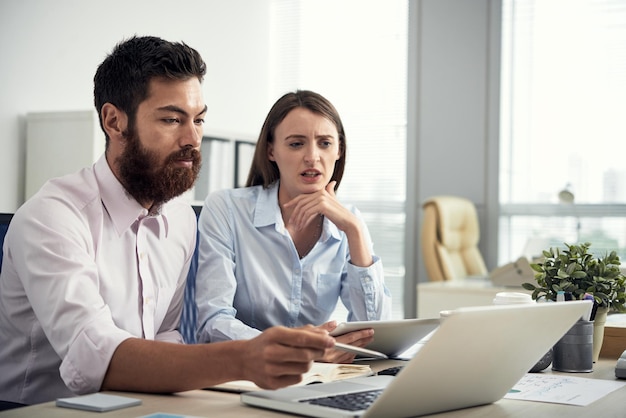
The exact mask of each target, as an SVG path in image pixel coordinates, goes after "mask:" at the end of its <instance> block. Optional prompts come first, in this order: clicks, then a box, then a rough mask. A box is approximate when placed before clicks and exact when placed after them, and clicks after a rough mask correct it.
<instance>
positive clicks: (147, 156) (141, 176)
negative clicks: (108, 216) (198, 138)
mask: <svg viewBox="0 0 626 418" xmlns="http://www.w3.org/2000/svg"><path fill="white" fill-rule="evenodd" d="M132 131H134V129H131V132H132ZM124 136H125V138H126V149H125V150H124V152H123V153H122V155H121V156H120V157H118V158H117V163H118V166H119V172H120V177H121V179H120V181H121V182H122V184H123V185H124V188H126V191H127V192H128V193H129V194H130V195H131V196H132V197H134V198H135V200H137V202H139V203H140V204H142V205H145V204H148V203H152V207H153V208H157V207H158V206H160V205H162V204H163V203H165V202H167V201H169V200H171V199H173V198H174V197H176V196H179V195H181V194H182V193H184V192H185V191H187V190H189V189H190V188H191V187H192V186H193V184H194V183H195V181H196V179H197V178H198V173H200V166H201V155H200V152H198V150H196V149H193V148H192V147H191V146H189V147H186V148H183V149H181V150H180V151H178V152H174V153H172V154H170V155H169V156H168V157H167V158H166V160H165V162H163V163H162V162H161V160H160V158H159V155H158V154H157V153H155V152H154V151H150V150H148V149H146V148H145V147H143V146H142V145H141V142H140V141H139V137H138V136H137V134H136V132H132V133H130V134H129V133H128V131H127V132H125V134H124ZM179 160H187V161H188V160H191V161H192V162H193V164H192V167H191V168H187V167H177V166H176V162H177V161H179Z"/></svg>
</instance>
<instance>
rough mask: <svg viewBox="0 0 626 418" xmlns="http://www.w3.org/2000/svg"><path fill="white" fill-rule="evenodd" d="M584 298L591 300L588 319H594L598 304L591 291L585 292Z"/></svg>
mask: <svg viewBox="0 0 626 418" xmlns="http://www.w3.org/2000/svg"><path fill="white" fill-rule="evenodd" d="M584 300H590V301H592V302H593V305H592V307H591V312H590V313H589V320H590V321H593V320H594V319H596V311H597V310H598V304H597V303H596V299H595V298H594V297H593V295H592V294H591V293H585V296H584Z"/></svg>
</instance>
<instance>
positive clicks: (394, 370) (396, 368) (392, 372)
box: [376, 366, 404, 376]
mask: <svg viewBox="0 0 626 418" xmlns="http://www.w3.org/2000/svg"><path fill="white" fill-rule="evenodd" d="M403 368H404V366H394V367H390V368H388V369H383V370H381V371H379V372H378V373H376V374H384V375H388V376H395V375H397V374H398V372H400V370H402V369H403Z"/></svg>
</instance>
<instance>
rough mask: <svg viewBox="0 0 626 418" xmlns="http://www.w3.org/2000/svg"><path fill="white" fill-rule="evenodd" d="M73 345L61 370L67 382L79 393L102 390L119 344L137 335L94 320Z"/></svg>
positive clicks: (71, 388)
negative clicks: (104, 325)
mask: <svg viewBox="0 0 626 418" xmlns="http://www.w3.org/2000/svg"><path fill="white" fill-rule="evenodd" d="M94 325H95V326H93V327H88V328H85V329H84V330H83V331H82V332H81V333H80V334H79V335H78V336H77V337H76V339H75V340H74V342H73V343H72V344H71V345H70V347H69V350H68V352H67V355H66V356H65V357H64V358H63V361H62V362H61V366H60V368H59V371H60V373H61V378H62V379H63V382H64V383H65V385H66V386H67V387H68V389H69V390H71V391H72V392H73V393H75V394H77V395H81V394H85V393H93V392H98V391H99V390H100V387H101V386H102V381H103V380H104V375H105V374H106V372H107V369H108V368H109V363H110V362H111V358H112V357H113V353H114V352H115V350H116V349H117V347H118V346H119V345H120V344H121V343H122V342H123V341H124V340H126V339H128V338H132V337H133V335H132V334H130V333H128V332H127V331H124V330H121V329H119V328H117V327H115V326H113V325H111V326H108V327H104V328H106V329H103V327H102V322H100V323H98V322H97V321H94Z"/></svg>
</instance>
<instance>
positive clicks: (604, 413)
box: [0, 359, 626, 418]
mask: <svg viewBox="0 0 626 418" xmlns="http://www.w3.org/2000/svg"><path fill="white" fill-rule="evenodd" d="M397 363H398V361H394V360H380V361H375V362H372V368H373V369H375V370H380V369H382V368H385V367H390V366H392V365H394V364H397ZM615 363H616V362H615V360H608V359H600V360H599V361H598V363H596V364H594V371H593V372H592V373H580V374H568V373H565V374H567V375H571V376H579V377H586V378H593V379H608V380H614V379H615ZM544 373H552V371H550V369H548V370H547V371H545V372H544ZM555 374H557V373H556V372H555ZM558 374H563V373H558ZM477 383H478V382H477ZM111 393H115V394H118V395H122V396H130V397H135V398H141V399H142V400H143V404H142V405H140V406H135V407H131V408H125V409H119V410H117V411H111V412H103V413H94V412H86V411H79V410H74V409H67V408H57V407H56V406H55V405H54V402H48V403H44V404H39V405H33V406H29V407H25V408H18V409H13V410H10V411H5V412H2V413H0V417H2V418H9V417H16V418H17V417H24V418H26V417H28V418H31V417H40V416H45V417H50V418H55V417H67V418H72V417H85V416H87V417H102V418H111V417H140V416H143V415H148V414H152V413H155V412H166V413H170V414H179V415H188V416H196V417H229V418H238V417H275V418H278V417H281V416H283V417H284V416H288V415H286V414H284V413H279V412H272V411H268V410H263V409H257V408H252V407H248V406H245V405H242V404H241V403H240V401H239V395H238V394H232V393H223V392H215V391H208V390H194V391H189V392H182V393H178V394H174V395H147V394H137V393H118V392H111ZM416 396H419V394H416ZM624 399H626V386H624V387H623V388H621V389H618V390H616V391H614V392H612V393H610V394H608V395H607V396H605V397H604V398H602V399H600V400H598V401H596V402H594V403H592V404H591V405H588V406H586V407H580V406H571V405H559V404H550V403H541V402H529V401H515V400H509V399H501V400H499V401H498V402H495V403H493V404H489V405H483V406H477V407H474V408H466V409H460V410H457V411H450V412H444V413H440V414H435V415H431V416H434V417H448V418H452V417H463V418H468V417H469V418H483V417H487V416H488V417H490V418H498V417H507V418H508V417H556V416H560V417H567V418H577V417H581V418H582V417H585V418H588V417H602V418H612V417H615V418H617V417H623V416H624V415H625V412H624V410H625V408H626V403H625V402H624Z"/></svg>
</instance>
